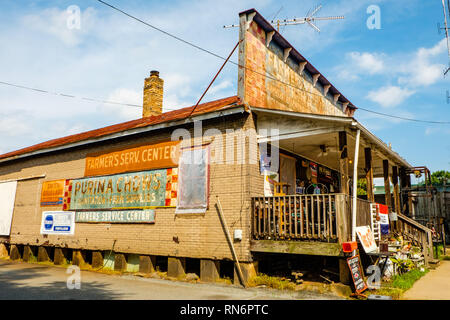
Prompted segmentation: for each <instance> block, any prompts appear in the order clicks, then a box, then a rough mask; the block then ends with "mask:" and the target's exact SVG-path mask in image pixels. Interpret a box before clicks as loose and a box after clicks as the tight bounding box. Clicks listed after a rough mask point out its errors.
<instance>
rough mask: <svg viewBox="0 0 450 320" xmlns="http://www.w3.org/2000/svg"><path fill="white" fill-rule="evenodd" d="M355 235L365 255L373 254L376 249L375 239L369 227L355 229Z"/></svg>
mask: <svg viewBox="0 0 450 320" xmlns="http://www.w3.org/2000/svg"><path fill="white" fill-rule="evenodd" d="M356 234H357V235H358V238H359V241H360V242H361V244H362V246H363V248H364V251H365V252H366V253H369V252H374V251H376V250H377V249H378V247H377V244H376V242H375V237H374V235H373V232H372V230H370V227H369V226H362V227H356Z"/></svg>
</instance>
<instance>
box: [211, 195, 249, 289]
mask: <svg viewBox="0 0 450 320" xmlns="http://www.w3.org/2000/svg"><path fill="white" fill-rule="evenodd" d="M216 199H217V203H216V206H217V209H218V211H219V217H220V221H221V222H222V225H223V229H224V230H225V235H226V238H227V240H228V244H229V246H230V249H231V253H232V255H233V258H234V261H235V262H236V267H237V271H238V275H239V279H240V280H241V284H242V285H243V286H244V287H247V284H246V282H245V279H244V276H243V274H242V270H241V264H240V263H239V260H238V257H237V254H236V250H235V248H234V244H233V241H232V240H231V236H230V232H229V229H228V225H227V222H226V221H225V217H224V215H223V209H222V205H221V203H220V200H219V196H216Z"/></svg>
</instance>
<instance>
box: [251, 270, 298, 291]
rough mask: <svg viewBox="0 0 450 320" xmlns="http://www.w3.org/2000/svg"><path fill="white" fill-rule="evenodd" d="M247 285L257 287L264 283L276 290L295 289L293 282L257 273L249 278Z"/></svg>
mask: <svg viewBox="0 0 450 320" xmlns="http://www.w3.org/2000/svg"><path fill="white" fill-rule="evenodd" d="M248 285H249V286H250V287H257V286H262V285H265V286H266V287H269V288H273V289H278V290H295V284H294V283H292V282H290V281H286V280H281V279H280V278H278V277H271V276H268V275H265V274H262V273H260V274H258V275H257V276H256V277H253V278H251V279H250V280H249V282H248Z"/></svg>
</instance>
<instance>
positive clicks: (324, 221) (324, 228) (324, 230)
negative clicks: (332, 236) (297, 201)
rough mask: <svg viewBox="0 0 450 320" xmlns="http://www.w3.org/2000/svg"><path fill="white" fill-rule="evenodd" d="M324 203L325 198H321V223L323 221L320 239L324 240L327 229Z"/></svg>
mask: <svg viewBox="0 0 450 320" xmlns="http://www.w3.org/2000/svg"><path fill="white" fill-rule="evenodd" d="M325 204H326V202H325V196H324V195H323V196H322V218H323V219H322V221H323V232H322V238H323V239H326V238H327V235H328V228H327V212H326V210H327V208H326V205H325Z"/></svg>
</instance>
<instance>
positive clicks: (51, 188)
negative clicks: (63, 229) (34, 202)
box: [41, 180, 66, 207]
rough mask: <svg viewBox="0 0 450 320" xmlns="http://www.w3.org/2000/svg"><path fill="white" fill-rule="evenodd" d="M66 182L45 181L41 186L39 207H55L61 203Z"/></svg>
mask: <svg viewBox="0 0 450 320" xmlns="http://www.w3.org/2000/svg"><path fill="white" fill-rule="evenodd" d="M65 183H66V180H55V181H45V182H44V183H43V184H42V193H41V206H42V207H44V206H57V205H60V204H62V203H63V198H64V185H65Z"/></svg>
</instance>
